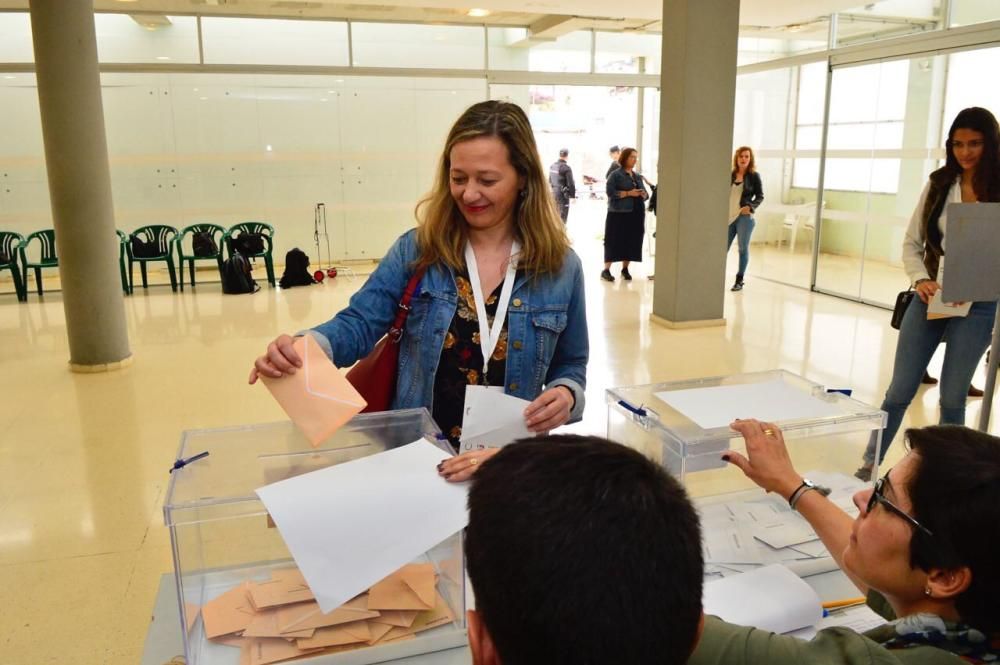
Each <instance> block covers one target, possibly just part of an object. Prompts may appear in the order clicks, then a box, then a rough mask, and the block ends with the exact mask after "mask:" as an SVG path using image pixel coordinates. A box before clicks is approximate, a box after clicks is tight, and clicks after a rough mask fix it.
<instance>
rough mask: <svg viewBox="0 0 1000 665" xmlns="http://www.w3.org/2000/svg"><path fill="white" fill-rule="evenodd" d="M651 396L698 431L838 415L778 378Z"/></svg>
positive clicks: (827, 404) (836, 410)
mask: <svg viewBox="0 0 1000 665" xmlns="http://www.w3.org/2000/svg"><path fill="white" fill-rule="evenodd" d="M655 396H656V397H657V398H658V399H660V400H662V401H664V402H666V403H667V404H668V405H669V406H671V407H673V408H674V409H676V410H677V411H679V412H680V413H681V414H682V415H684V416H685V417H687V418H688V419H690V420H692V421H694V422H695V423H696V424H697V425H698V426H699V427H701V428H702V429H713V428H716V427H727V426H728V425H729V424H730V423H731V422H733V421H734V420H736V419H737V418H756V419H757V420H765V421H769V422H780V421H786V420H799V419H804V418H825V417H827V416H835V415H840V414H841V413H842V411H841V409H840V408H838V407H837V405H836V404H834V403H832V402H827V401H825V400H823V399H821V398H819V397H815V396H813V395H810V394H808V393H805V392H803V391H802V390H800V389H798V388H796V387H794V386H792V385H790V384H788V383H786V382H784V381H782V380H781V379H777V380H774V381H765V382H762V383H739V384H734V385H721V386H710V387H708V388H691V389H688V390H667V391H662V392H658V393H655Z"/></svg>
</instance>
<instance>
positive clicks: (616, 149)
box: [608, 145, 622, 153]
mask: <svg viewBox="0 0 1000 665" xmlns="http://www.w3.org/2000/svg"><path fill="white" fill-rule="evenodd" d="M621 151H622V149H621V148H619V147H618V146H616V145H613V146H611V147H610V148H608V152H609V153H611V152H621Z"/></svg>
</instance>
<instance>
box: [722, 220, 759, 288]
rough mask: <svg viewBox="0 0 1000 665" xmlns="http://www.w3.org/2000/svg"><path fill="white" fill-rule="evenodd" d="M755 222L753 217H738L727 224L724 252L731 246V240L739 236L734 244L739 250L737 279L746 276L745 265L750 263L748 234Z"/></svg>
mask: <svg viewBox="0 0 1000 665" xmlns="http://www.w3.org/2000/svg"><path fill="white" fill-rule="evenodd" d="M755 226H757V222H756V221H754V218H753V215H740V216H739V217H737V218H736V219H734V220H733V221H732V222H730V223H729V240H728V241H727V242H726V251H727V252H728V251H729V249H730V248H731V247H732V246H733V238H735V237H736V236H739V238H740V240H739V242H738V243H737V244H736V246H737V248H739V250H740V269H739V272H738V273H737V277H739V278H741V279H742V277H743V275H745V274H746V271H747V264H749V263H750V234H751V233H753V229H754V227H755Z"/></svg>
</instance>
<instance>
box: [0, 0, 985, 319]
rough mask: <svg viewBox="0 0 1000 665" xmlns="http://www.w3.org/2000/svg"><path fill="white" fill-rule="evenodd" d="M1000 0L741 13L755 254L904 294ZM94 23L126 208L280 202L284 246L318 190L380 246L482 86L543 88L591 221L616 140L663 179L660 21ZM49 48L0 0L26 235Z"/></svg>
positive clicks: (534, 114) (16, 226)
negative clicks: (913, 230)
mask: <svg viewBox="0 0 1000 665" xmlns="http://www.w3.org/2000/svg"><path fill="white" fill-rule="evenodd" d="M996 7H997V3H996V2H995V0H951V1H950V2H946V3H939V2H931V1H929V0H885V1H884V2H880V3H877V5H875V6H870V5H859V7H857V8H855V9H853V10H849V11H844V12H841V13H839V14H834V15H831V16H824V17H820V18H817V19H816V20H812V21H809V22H807V23H799V24H794V25H785V26H778V27H772V28H761V27H744V28H742V29H741V32H740V44H739V64H740V67H739V70H738V78H737V87H736V98H735V99H736V107H735V116H734V137H733V140H734V146H733V147H734V148H735V147H736V146H737V145H749V146H751V147H753V148H754V150H755V152H756V156H757V168H758V170H759V171H760V173H761V176H762V178H763V182H764V188H765V197H766V200H765V203H764V205H763V206H762V207H761V209H760V210H759V211H758V214H757V223H758V226H757V229H756V231H755V233H754V236H753V243H754V244H753V250H752V255H753V258H752V261H751V263H750V274H751V275H753V276H755V277H757V278H766V279H771V280H775V281H779V282H783V283H787V284H791V285H795V286H799V287H802V288H815V289H817V290H820V291H824V292H827V293H831V294H835V295H838V296H842V297H847V298H852V299H857V300H861V301H864V302H870V303H873V304H878V305H889V304H891V302H892V301H893V298H894V296H895V293H896V292H897V291H898V290H899V289H901V288H903V286H904V285H905V284H906V277H905V275H903V273H902V268H901V262H900V254H901V243H902V234H903V233H904V231H905V226H906V223H907V221H908V219H909V217H910V214H911V213H912V210H913V207H914V206H915V204H916V200H917V197H918V196H919V193H920V190H921V188H922V186H923V183H924V182H925V180H926V177H927V174H928V173H929V172H930V171H931V170H932V169H933V168H935V167H936V166H937V165H938V164H940V162H941V160H942V158H943V156H944V153H943V149H942V144H943V133H944V132H945V131H946V130H947V127H948V125H949V123H950V121H951V118H953V117H954V115H955V113H957V111H958V110H959V109H961V108H963V107H966V106H971V105H978V106H985V107H986V108H990V109H992V110H994V111H998V110H1000V92H997V90H996V89H995V86H993V87H991V86H989V85H985V84H984V82H985V81H987V80H988V77H985V78H984V76H985V75H984V72H995V71H997V70H998V68H1000V48H997V47H996V44H998V43H1000V13H998V10H997V8H996ZM95 23H96V27H97V33H98V40H99V57H100V59H101V61H102V69H103V74H102V84H103V89H104V100H105V114H106V118H107V126H108V142H109V149H110V154H111V167H112V175H113V190H114V196H115V205H116V216H117V221H118V224H119V226H120V227H121V228H123V229H125V230H128V229H130V228H134V227H135V226H139V225H141V224H147V223H169V224H173V225H176V226H183V225H186V224H191V223H194V222H198V221H215V222H218V223H220V224H223V225H227V224H231V223H234V222H237V221H242V220H245V219H255V218H265V219H268V220H269V221H272V222H273V223H275V225H276V226H279V227H280V229H281V234H280V235H281V242H280V243H279V247H277V248H276V251H278V252H279V255H280V253H281V252H283V251H286V250H287V249H290V248H291V247H294V246H299V247H303V248H308V247H311V246H312V242H313V236H312V231H313V229H312V222H313V215H312V208H313V206H314V205H315V203H320V202H322V203H325V204H326V207H327V211H328V213H327V214H328V223H329V230H330V236H331V245H332V249H333V254H334V256H335V257H340V258H370V257H373V256H378V255H380V254H381V253H382V252H383V251H384V249H385V247H386V246H387V245H388V244H389V243H390V242H391V241H392V239H394V238H395V237H396V236H397V235H398V234H399V233H401V232H402V231H403V230H405V229H406V228H408V227H409V226H410V225H412V221H413V216H412V206H413V203H414V201H415V200H416V199H417V198H419V195H420V194H421V193H422V192H424V191H426V190H427V188H428V187H429V186H430V184H431V180H432V178H433V169H434V164H435V160H436V159H437V156H438V155H437V151H438V150H439V147H440V144H441V141H442V140H443V138H444V133H445V132H446V131H447V128H448V126H449V124H450V122H451V121H452V120H453V119H454V118H455V117H456V116H457V115H458V114H459V113H460V112H461V110H462V109H464V108H466V107H467V106H468V105H469V104H472V103H474V102H476V101H479V100H482V99H487V98H509V99H513V100H515V101H517V102H518V103H520V104H522V105H523V106H524V107H525V108H526V110H528V112H529V114H530V116H531V119H532V123H533V125H534V127H535V130H536V137H537V141H538V145H539V151H540V153H541V157H542V159H543V161H545V163H551V162H552V161H554V160H555V159H556V156H557V154H558V150H559V149H561V148H568V149H569V150H570V159H569V161H570V164H571V166H572V167H573V169H574V173H575V174H576V175H577V183H578V186H580V189H581V191H582V192H583V194H584V197H585V198H583V199H578V201H577V204H578V205H577V206H576V207H575V208H574V210H573V211H571V219H572V218H574V217H575V218H576V219H577V220H580V222H579V223H580V224H582V225H583V226H584V227H586V228H587V229H588V231H587V234H589V239H590V240H591V241H593V240H594V239H595V238H598V237H599V235H600V233H601V232H602V227H601V220H602V219H603V206H604V205H605V203H604V202H603V201H602V198H603V176H604V172H605V171H606V169H607V162H608V156H607V149H608V147H609V146H610V145H633V146H636V147H638V148H639V149H640V155H641V157H640V168H641V170H642V171H643V172H644V173H645V174H646V176H647V177H648V178H649V179H650V180H651V181H654V180H655V178H656V173H657V167H658V155H657V151H658V147H659V141H658V135H657V132H658V128H659V99H660V91H659V89H658V88H657V85H658V83H659V81H658V74H659V72H660V71H661V62H660V57H661V53H660V41H661V39H660V35H659V34H656V33H652V32H650V33H647V32H643V31H642V30H635V31H629V30H622V31H602V30H593V29H573V30H570V31H568V32H563V33H558V34H557V33H553V34H547V35H544V38H542V37H540V36H537V35H533V34H532V33H531V30H530V28H528V27H518V26H496V25H488V26H487V25H469V24H464V25H456V24H448V25H438V24H433V25H431V24H406V23H388V22H378V21H360V20H351V21H345V20H295V19H291V18H288V19H284V18H235V17H223V16H215V17H213V16H200V17H199V16H190V15H187V16H185V15H176V16H175V15H154V14H149V13H143V12H138V13H128V14H125V13H117V14H115V13H108V14H98V15H97V16H96V18H95ZM963 41H965V42H967V44H965V45H963ZM883 43H884V44H885V45H886V46H884V47H883V46H882V44H883ZM908 48H909V49H912V50H911V51H907V49H908ZM31 49H32V46H31V34H30V22H29V21H28V17H27V14H26V13H25V12H23V11H0V103H2V108H4V109H5V110H6V116H5V124H6V126H7V129H8V130H9V131H8V133H7V140H6V141H4V142H2V143H0V226H3V227H4V228H5V229H6V228H10V229H11V230H15V231H19V232H22V233H27V232H30V231H33V230H36V229H38V228H44V227H46V226H49V225H50V223H51V222H50V221H49V209H48V206H49V203H48V193H47V185H46V177H45V166H44V157H43V150H42V143H41V132H40V126H39V120H38V103H37V92H36V88H35V84H34V75H33V74H32V73H31V65H30V63H31V62H32V60H33V54H32V50H31ZM824 49H825V50H824ZM935 49H937V50H935ZM962 49H975V50H962ZM907 54H909V55H907ZM828 90H829V91H830V92H829V95H828V94H827V91H828ZM667 94H669V92H668V93H667ZM828 97H829V99H828ZM584 176H586V182H585V179H584ZM720 177H722V178H724V177H725V175H724V174H720ZM590 218H593V220H594V221H593V225H592V228H591V226H589V225H588V224H587V223H586V222H585V221H584V220H586V219H590ZM648 226H649V227H650V230H651V232H652V229H654V228H655V219H651V223H650V224H649V225H648ZM720 226H721V222H720ZM578 228H579V227H578ZM571 230H572V229H571ZM591 231H592V233H591ZM720 236H721V232H720ZM647 244H648V245H649V246H650V247H651V248H652V247H653V243H647ZM734 254H735V252H734Z"/></svg>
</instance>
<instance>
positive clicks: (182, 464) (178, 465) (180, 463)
mask: <svg viewBox="0 0 1000 665" xmlns="http://www.w3.org/2000/svg"><path fill="white" fill-rule="evenodd" d="M203 457H208V451H207V450H206V451H205V452H203V453H198V454H197V455H194V456H192V457H188V458H187V459H179V460H177V461H176V462H174V466H173V467H172V468H171V469H170V473H173V472H174V471H176V470H177V469H183V468H184V467H186V466H187V465H188V464H190V463H191V462H197V461H198V460H200V459H202V458H203Z"/></svg>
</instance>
